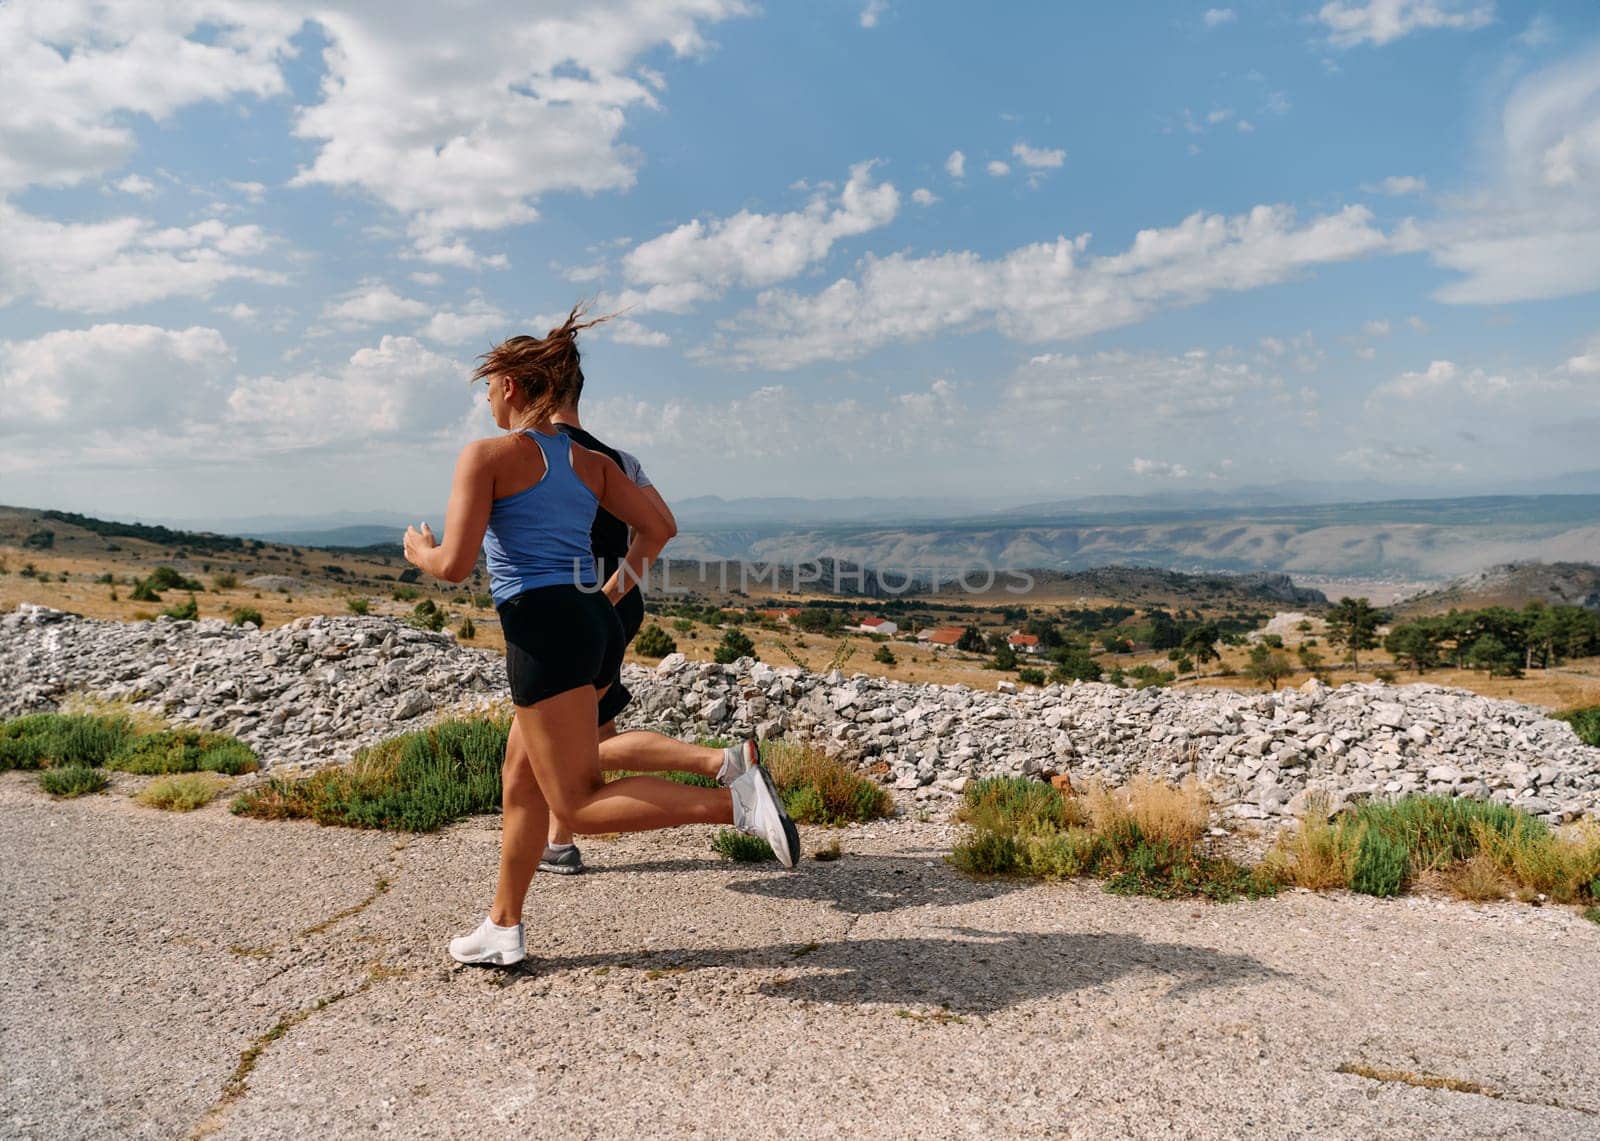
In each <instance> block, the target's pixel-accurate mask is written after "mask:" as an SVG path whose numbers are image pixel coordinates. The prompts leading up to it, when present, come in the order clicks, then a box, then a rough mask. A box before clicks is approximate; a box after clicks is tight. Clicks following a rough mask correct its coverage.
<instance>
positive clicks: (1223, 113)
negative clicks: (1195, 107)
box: [1206, 107, 1233, 127]
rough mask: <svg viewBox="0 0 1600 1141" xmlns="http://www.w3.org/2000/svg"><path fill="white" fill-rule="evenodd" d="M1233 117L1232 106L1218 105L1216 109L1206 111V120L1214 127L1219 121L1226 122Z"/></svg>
mask: <svg viewBox="0 0 1600 1141" xmlns="http://www.w3.org/2000/svg"><path fill="white" fill-rule="evenodd" d="M1231 118H1233V108H1231V107H1218V108H1217V109H1216V110H1214V111H1208V112H1207V113H1206V122H1207V123H1208V124H1210V125H1211V126H1213V127H1214V126H1216V125H1217V124H1218V123H1226V122H1227V121H1228V120H1229V119H1231Z"/></svg>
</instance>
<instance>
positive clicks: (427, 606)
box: [407, 598, 449, 632]
mask: <svg viewBox="0 0 1600 1141" xmlns="http://www.w3.org/2000/svg"><path fill="white" fill-rule="evenodd" d="M448 617H449V615H447V614H446V613H445V612H444V611H443V610H442V609H440V608H439V607H438V606H435V605H434V603H433V599H431V598H424V599H423V600H422V601H421V602H419V603H417V604H416V606H414V607H412V608H411V617H410V618H409V619H407V621H409V622H410V623H411V624H412V625H413V626H415V627H417V628H418V629H420V630H433V631H435V632H437V631H439V630H443V629H444V623H445V619H446V618H448Z"/></svg>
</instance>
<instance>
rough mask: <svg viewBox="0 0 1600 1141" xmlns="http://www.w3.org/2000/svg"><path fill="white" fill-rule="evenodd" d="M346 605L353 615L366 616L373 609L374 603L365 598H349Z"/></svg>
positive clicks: (345, 602)
mask: <svg viewBox="0 0 1600 1141" xmlns="http://www.w3.org/2000/svg"><path fill="white" fill-rule="evenodd" d="M344 605H345V609H346V610H348V611H350V613H352V614H366V613H368V612H369V611H371V609H372V603H370V602H368V601H367V600H366V599H365V598H347V599H345V600H344Z"/></svg>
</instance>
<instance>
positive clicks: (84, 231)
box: [0, 199, 284, 313]
mask: <svg viewBox="0 0 1600 1141" xmlns="http://www.w3.org/2000/svg"><path fill="white" fill-rule="evenodd" d="M270 245H271V241H270V239H269V238H268V237H267V235H266V233H265V232H264V231H263V230H262V229H261V228H260V227H259V226H228V225H225V224H223V223H222V222H220V221H217V220H216V219H211V220H209V221H205V222H200V223H197V224H195V225H193V226H182V227H169V228H166V229H159V228H157V227H156V226H155V225H154V224H153V223H151V222H149V221H146V220H145V219H143V218H133V217H124V218H112V219H110V220H108V221H105V222H87V223H68V222H54V221H51V220H49V219H47V218H40V217H36V216H34V215H32V214H27V213H25V212H23V211H22V210H19V209H18V208H17V207H15V206H12V205H11V204H9V203H7V202H6V201H4V200H3V199H0V305H6V304H9V303H10V302H13V301H15V300H17V299H19V298H24V297H26V298H29V299H31V300H33V301H34V302H35V303H37V304H39V305H43V306H45V307H47V308H51V309H66V310H71V311H74V312H79V313H111V312H116V311H118V310H122V309H129V308H132V307H133V306H136V305H143V304H146V303H148V302H152V301H160V300H163V299H165V298H169V297H205V296H208V295H209V294H210V293H211V291H212V290H213V289H214V288H216V287H217V286H218V285H220V284H221V283H223V282H225V281H236V280H248V281H260V282H266V283H271V284H281V283H282V282H283V280H284V279H283V276H282V275H281V274H279V273H276V272H272V271H268V270H265V269H262V268H260V267H257V266H253V265H250V264H248V263H247V262H246V261H245V260H243V259H246V258H250V257H253V256H256V255H259V254H261V253H264V252H265V251H266V250H267V249H268V247H269V246H270Z"/></svg>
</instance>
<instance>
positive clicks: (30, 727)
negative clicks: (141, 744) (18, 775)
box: [0, 713, 133, 770]
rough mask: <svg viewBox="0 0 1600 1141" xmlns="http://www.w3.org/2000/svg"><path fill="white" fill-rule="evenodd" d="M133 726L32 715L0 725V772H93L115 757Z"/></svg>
mask: <svg viewBox="0 0 1600 1141" xmlns="http://www.w3.org/2000/svg"><path fill="white" fill-rule="evenodd" d="M132 735H133V726H132V725H131V724H130V723H129V722H128V720H127V719H126V718H123V717H102V716H95V715H87V714H64V713H34V714H30V715H28V716H25V717H14V718H12V719H11V720H9V721H6V722H4V723H0V770H4V769H42V768H53V767H57V766H64V765H76V766H80V767H85V768H95V767H98V766H101V765H104V764H106V762H108V761H109V760H110V759H111V758H112V757H114V756H115V755H116V754H117V753H118V751H119V750H121V749H122V747H123V745H124V744H125V743H126V742H127V740H128V739H129V737H131V736H132Z"/></svg>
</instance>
